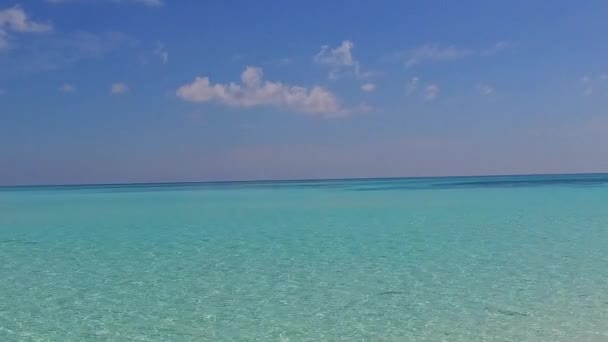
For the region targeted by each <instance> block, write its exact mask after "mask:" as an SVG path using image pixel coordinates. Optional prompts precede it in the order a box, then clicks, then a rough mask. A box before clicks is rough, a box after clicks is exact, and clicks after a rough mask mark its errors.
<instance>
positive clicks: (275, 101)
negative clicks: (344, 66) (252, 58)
mask: <svg viewBox="0 0 608 342" xmlns="http://www.w3.org/2000/svg"><path fill="white" fill-rule="evenodd" d="M263 78H264V74H263V71H262V69H261V68H258V67H252V66H248V67H247V68H246V69H245V71H243V73H242V74H241V83H240V84H238V83H234V82H230V83H226V84H222V83H215V84H212V83H211V81H210V80H209V78H208V77H196V78H195V79H194V81H192V82H191V83H188V84H185V85H183V86H181V87H179V88H178V89H177V91H176V95H177V96H178V97H179V98H181V99H183V100H186V101H190V102H218V103H221V104H223V105H226V106H230V107H241V108H250V107H256V106H276V107H280V108H288V109H292V110H295V111H299V112H304V113H309V114H316V115H320V116H325V117H335V116H344V115H346V114H348V113H349V111H347V110H344V109H343V108H341V106H340V103H339V100H338V98H337V97H336V96H335V95H334V94H333V93H332V92H330V91H329V90H327V89H325V88H322V87H319V86H314V87H312V88H310V89H308V88H305V87H301V86H292V85H288V84H284V83H282V82H274V81H265V80H264V79H263Z"/></svg>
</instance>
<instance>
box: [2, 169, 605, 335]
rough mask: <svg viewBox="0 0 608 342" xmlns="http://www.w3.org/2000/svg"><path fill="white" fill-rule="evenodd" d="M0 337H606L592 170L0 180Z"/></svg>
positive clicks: (599, 219) (601, 209) (600, 208)
mask: <svg viewBox="0 0 608 342" xmlns="http://www.w3.org/2000/svg"><path fill="white" fill-rule="evenodd" d="M0 341H469V342H470V341H568V342H570V341H608V175H574V176H572V175H562V176H518V177H477V178H436V179H433V178H429V179H387V180H351V181H348V180H344V181H308V182H249V183H226V184H174V185H170V184H161V185H133V186H104V187H99V186H82V187H31V188H0Z"/></svg>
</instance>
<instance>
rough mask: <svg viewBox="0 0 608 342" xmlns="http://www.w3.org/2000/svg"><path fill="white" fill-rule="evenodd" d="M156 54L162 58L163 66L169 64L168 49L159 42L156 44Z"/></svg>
mask: <svg viewBox="0 0 608 342" xmlns="http://www.w3.org/2000/svg"><path fill="white" fill-rule="evenodd" d="M154 54H155V55H157V56H158V57H159V58H160V61H161V62H162V63H163V64H167V62H168V61H169V51H167V48H165V45H163V43H161V42H158V43H157V44H156V49H155V50H154Z"/></svg>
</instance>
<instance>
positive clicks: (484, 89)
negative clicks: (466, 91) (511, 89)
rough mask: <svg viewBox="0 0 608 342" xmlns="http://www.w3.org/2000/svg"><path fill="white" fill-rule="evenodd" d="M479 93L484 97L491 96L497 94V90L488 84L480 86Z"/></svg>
mask: <svg viewBox="0 0 608 342" xmlns="http://www.w3.org/2000/svg"><path fill="white" fill-rule="evenodd" d="M477 91H479V93H480V94H481V95H483V96H491V95H494V94H496V89H494V87H492V86H491V85H488V84H480V85H478V86H477Z"/></svg>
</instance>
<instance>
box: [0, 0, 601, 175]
mask: <svg viewBox="0 0 608 342" xmlns="http://www.w3.org/2000/svg"><path fill="white" fill-rule="evenodd" d="M607 13H608V3H607V2H605V1H593V0H591V1H585V2H573V1H564V0H557V1H551V2H543V1H519V0H514V1H504V2H495V1H449V2H448V1H389V0H386V1H382V0H380V1H374V2H371V1H346V0H336V1H317V0H311V1H306V2H293V1H269V0H261V1H244V0H241V1H237V0H217V1H214V0H209V1H195V0H179V1H177V0H20V1H18V2H15V1H12V0H0V185H29V184H78V183H122V182H126V183H132V182H176V181H177V182H179V181H183V182H187V181H217V180H255V179H299V178H350V177H399V176H449V175H487V174H520V173H524V174H527V173H571V172H607V171H608V148H607V146H608V110H607V108H608V46H607V45H606V44H605V40H606V38H605V34H606V32H608V21H607V20H605V17H606V14H607Z"/></svg>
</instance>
